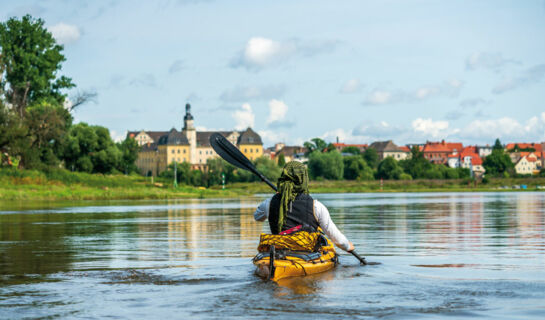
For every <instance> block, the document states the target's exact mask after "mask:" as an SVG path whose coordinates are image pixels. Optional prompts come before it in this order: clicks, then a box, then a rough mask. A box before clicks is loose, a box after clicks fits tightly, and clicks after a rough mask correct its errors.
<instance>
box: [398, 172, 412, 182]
mask: <svg viewBox="0 0 545 320" xmlns="http://www.w3.org/2000/svg"><path fill="white" fill-rule="evenodd" d="M412 179H413V177H411V175H410V174H408V173H402V174H400V175H399V180H412Z"/></svg>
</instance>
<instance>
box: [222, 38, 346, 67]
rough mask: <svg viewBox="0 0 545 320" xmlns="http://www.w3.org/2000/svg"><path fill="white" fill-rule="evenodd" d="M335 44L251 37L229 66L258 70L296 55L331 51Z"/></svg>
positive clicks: (310, 54)
mask: <svg viewBox="0 0 545 320" xmlns="http://www.w3.org/2000/svg"><path fill="white" fill-rule="evenodd" d="M337 44H338V42H337V41H321V42H320V41H318V42H302V41H300V40H297V39H293V40H287V41H276V40H272V39H269V38H264V37H252V38H250V40H248V42H247V43H246V46H245V47H244V50H242V52H240V53H239V54H238V55H237V56H236V57H235V58H234V59H233V61H232V62H231V66H232V67H234V68H237V67H244V68H247V69H250V70H259V69H262V68H264V67H267V66H271V65H275V64H279V63H281V62H284V61H286V60H288V59H291V58H293V57H294V56H296V55H300V56H312V55H315V54H318V53H320V52H326V51H331V50H332V49H334V48H335V47H336V46H337Z"/></svg>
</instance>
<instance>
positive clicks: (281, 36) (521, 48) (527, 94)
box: [0, 0, 545, 146]
mask: <svg viewBox="0 0 545 320" xmlns="http://www.w3.org/2000/svg"><path fill="white" fill-rule="evenodd" d="M0 11H1V14H0V15H1V18H2V20H6V19H7V18H9V17H12V16H19V17H20V16H22V15H24V14H31V15H32V16H33V17H35V18H41V19H44V21H45V23H46V24H45V25H46V27H47V28H48V29H49V30H50V31H51V32H52V33H53V35H54V36H55V38H56V39H57V42H59V43H61V44H63V45H64V47H65V50H64V54H65V55H66V58H67V60H66V62H65V63H64V65H63V70H62V72H63V74H66V75H67V76H69V77H72V78H74V79H78V88H76V89H74V90H72V91H71V92H68V93H69V96H70V94H72V93H75V92H76V91H77V90H88V91H92V92H96V93H97V100H96V103H94V104H93V103H91V104H88V105H86V106H83V107H81V108H80V109H78V110H76V112H75V118H76V122H87V123H90V124H96V125H102V126H105V127H107V128H109V129H110V130H111V132H112V136H113V137H114V138H116V139H117V140H119V139H122V138H124V137H125V135H126V132H127V130H136V129H144V130H168V129H170V128H172V127H174V128H177V129H180V127H181V125H182V121H181V116H180V115H182V113H183V108H184V105H185V103H186V102H189V103H191V104H192V106H193V108H194V109H193V110H194V111H193V113H194V115H195V117H196V118H197V119H199V123H200V127H199V128H198V129H199V130H206V131H214V130H232V129H233V128H234V129H236V130H242V129H244V128H246V127H252V128H254V129H255V130H256V131H257V132H258V133H259V134H260V135H261V137H262V138H263V140H264V144H265V145H267V146H270V145H273V144H274V143H276V142H284V143H286V144H302V143H303V142H304V141H307V140H309V139H311V138H314V137H320V138H322V139H324V140H327V141H332V142H333V141H335V140H336V137H339V139H340V140H341V141H344V142H346V143H356V142H366V143H370V142H373V141H382V140H388V139H392V140H394V141H395V142H396V143H399V144H408V143H417V142H418V141H426V140H430V141H440V140H441V139H445V140H454V141H461V142H463V143H464V144H486V143H493V141H494V139H495V138H500V139H501V140H502V141H505V142H510V141H524V142H539V141H545V112H544V111H545V105H544V102H543V101H545V90H543V83H544V80H545V60H544V59H543V53H544V52H545V43H544V42H543V41H542V39H544V38H545V2H544V1H528V2H523V3H521V2H518V1H501V2H498V1H484V2H479V3H474V2H456V3H441V4H437V3H434V2H431V1H421V2H418V3H416V5H415V3H407V2H403V1H388V2H361V1H346V2H344V3H343V4H342V5H338V4H337V3H333V2H326V1H317V2H315V1H314V2H308V1H299V2H288V1H278V2H268V3H259V4H256V3H253V2H251V1H237V2H224V1H162V2H159V3H149V2H146V3H139V4H134V3H133V2H130V1H112V2H108V3H104V2H93V1H82V2H77V3H76V2H68V3H67V2H63V1H54V0H52V1H46V2H44V1H34V0H22V1H7V2H3V3H2V10H0ZM521 35H524V36H521Z"/></svg>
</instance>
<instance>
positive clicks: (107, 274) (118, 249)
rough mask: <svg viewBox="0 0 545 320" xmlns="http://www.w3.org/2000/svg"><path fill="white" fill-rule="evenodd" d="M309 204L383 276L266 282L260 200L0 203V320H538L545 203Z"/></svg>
mask: <svg viewBox="0 0 545 320" xmlns="http://www.w3.org/2000/svg"><path fill="white" fill-rule="evenodd" d="M315 198H317V199H319V200H320V201H322V202H323V203H324V204H325V205H326V206H327V207H328V208H329V209H330V212H331V214H332V217H333V220H334V221H335V222H336V224H337V226H338V227H339V229H341V230H342V231H343V232H344V233H345V234H346V235H347V237H348V238H349V239H350V240H352V241H353V243H354V245H355V247H356V249H357V251H358V252H359V253H360V255H363V256H365V257H366V258H367V260H368V261H374V262H380V263H381V264H380V265H373V266H360V265H359V264H358V262H357V261H356V259H355V258H354V257H352V256H351V255H347V254H346V253H342V254H341V257H340V262H341V264H340V265H339V266H338V267H337V268H336V269H334V270H333V271H329V272H326V273H323V274H319V275H315V276H309V277H306V278H293V279H291V280H288V281H285V282H283V283H281V284H276V283H271V282H267V281H263V280H261V279H260V278H258V277H256V276H255V275H254V274H253V271H254V268H253V265H252V263H251V258H252V257H253V256H254V255H255V253H256V246H257V242H258V238H259V234H260V233H261V232H267V230H268V225H267V224H264V223H259V222H256V221H254V220H253V216H252V213H253V210H254V208H255V206H256V205H257V204H258V202H259V201H260V200H261V199H263V197H259V196H256V197H255V198H246V199H228V200H217V199H216V200H168V201H167V200H165V201H101V202H96V201H94V202H88V201H87V202H85V201H84V202H24V203H6V202H0V318H2V319H22V318H33V319H34V318H63V319H83V318H85V319H93V318H114V319H185V318H189V317H191V318H196V319H214V318H240V319H249V318H252V319H286V318H288V317H292V318H293V319H304V318H308V317H312V318H318V317H322V318H323V319H360V318H361V319H372V318H385V319H440V318H449V319H454V318H456V319H458V318H483V319H543V315H544V314H545V193H544V192H518V193H517V192H513V193H504V192H502V193H388V194H380V193H373V194H317V195H315Z"/></svg>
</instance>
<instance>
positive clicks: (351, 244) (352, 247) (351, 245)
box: [346, 241, 354, 252]
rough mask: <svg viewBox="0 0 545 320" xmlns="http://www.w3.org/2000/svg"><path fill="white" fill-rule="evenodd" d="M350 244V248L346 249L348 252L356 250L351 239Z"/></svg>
mask: <svg viewBox="0 0 545 320" xmlns="http://www.w3.org/2000/svg"><path fill="white" fill-rule="evenodd" d="M348 244H349V246H348V250H346V252H351V251H353V250H354V244H353V243H352V242H350V241H348Z"/></svg>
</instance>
